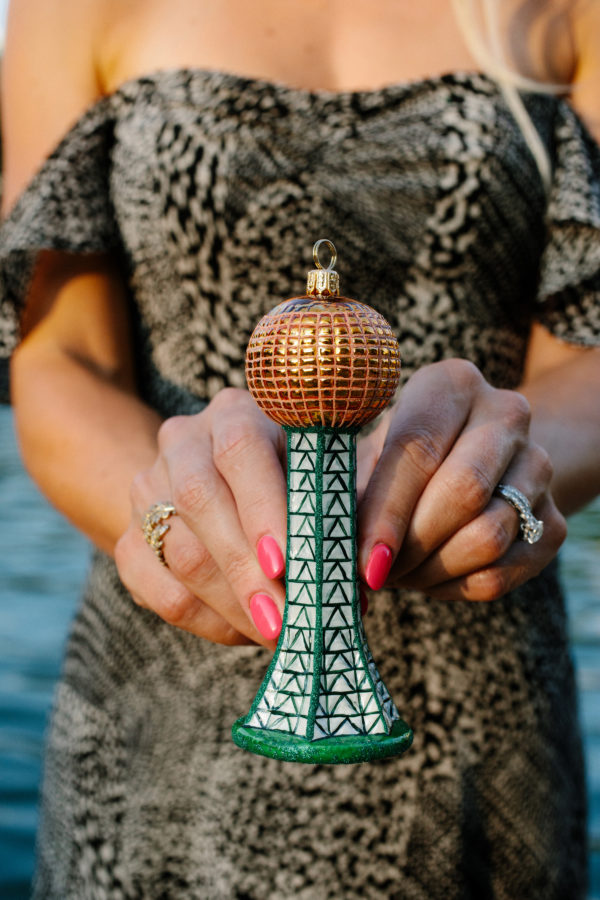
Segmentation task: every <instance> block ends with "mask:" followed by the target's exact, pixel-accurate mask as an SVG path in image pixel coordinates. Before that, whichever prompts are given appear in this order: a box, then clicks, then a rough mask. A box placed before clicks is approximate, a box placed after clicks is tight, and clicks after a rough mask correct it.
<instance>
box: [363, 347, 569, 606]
mask: <svg viewBox="0 0 600 900" xmlns="http://www.w3.org/2000/svg"><path fill="white" fill-rule="evenodd" d="M529 421H530V409H529V404H528V402H527V400H526V399H525V397H523V396H522V394H519V393H517V392H516V391H507V390H498V389H496V388H493V387H491V386H490V385H489V384H488V383H487V382H486V381H485V379H484V378H483V376H482V375H481V373H480V372H479V370H478V369H477V368H476V367H475V366H474V365H472V364H471V363H469V362H467V361H465V360H461V359H451V360H445V361H443V362H439V363H434V364H433V365H430V366H426V367H424V368H423V369H421V370H419V371H418V372H417V373H416V374H415V375H413V376H412V378H410V379H409V381H408V382H407V383H406V385H405V387H404V388H403V389H402V393H401V397H400V400H399V402H398V403H397V404H396V405H395V406H394V407H393V408H392V409H391V410H390V411H389V412H388V414H387V415H386V416H385V418H384V420H383V421H382V423H381V424H380V426H379V427H378V428H377V429H376V430H375V431H374V432H373V434H372V435H371V436H370V437H369V438H367V439H366V440H365V442H364V445H362V446H361V444H359V479H358V480H359V497H360V499H359V568H360V572H361V575H362V577H363V578H364V580H365V581H366V582H367V584H368V585H369V586H370V587H371V588H373V589H375V590H377V589H379V588H381V587H383V585H384V584H386V585H388V586H397V587H403V588H414V589H418V590H423V591H426V593H427V594H429V595H430V596H432V597H436V598H441V599H445V600H460V599H465V600H496V599H497V598H499V597H501V596H503V595H504V594H505V593H507V591H510V590H512V589H513V588H515V587H517V586H518V585H520V584H523V582H525V581H527V580H528V579H530V578H532V577H533V576H534V575H537V574H538V573H539V572H540V571H541V570H542V569H543V568H544V567H545V566H546V565H547V564H548V563H549V562H550V560H551V559H552V558H553V557H554V556H555V555H556V553H557V551H558V548H559V547H560V545H561V544H562V542H563V540H564V538H565V536H566V525H565V520H564V518H563V516H562V515H561V513H560V512H559V511H558V509H557V507H556V505H555V503H554V501H553V499H552V496H551V494H550V492H549V489H548V488H549V484H550V480H551V477H552V465H551V462H550V458H549V456H548V454H547V453H546V451H545V450H544V449H543V448H542V447H540V446H539V445H537V444H535V443H534V442H533V441H532V440H531V437H530V435H529ZM365 470H367V471H366V473H365ZM361 481H362V485H361ZM365 482H366V484H365ZM498 482H503V483H505V484H509V485H512V486H514V487H516V488H518V489H519V490H520V491H521V492H522V493H523V494H525V496H526V497H527V498H528V500H529V502H530V503H531V506H532V508H533V512H534V514H535V515H536V516H537V517H538V518H540V519H542V521H543V523H544V533H543V536H542V538H541V539H540V540H539V541H538V543H536V544H528V543H526V542H523V541H521V540H518V539H517V538H518V533H519V518H518V515H517V513H516V511H515V510H514V509H513V507H512V506H511V505H510V504H509V503H507V502H506V501H505V500H503V499H501V498H499V497H497V496H495V495H494V489H495V487H496V485H497V484H498ZM361 487H362V490H361Z"/></svg>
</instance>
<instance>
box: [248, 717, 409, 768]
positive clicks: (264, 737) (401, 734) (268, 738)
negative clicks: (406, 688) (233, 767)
mask: <svg viewBox="0 0 600 900" xmlns="http://www.w3.org/2000/svg"><path fill="white" fill-rule="evenodd" d="M245 719H246V716H242V718H241V719H238V720H237V722H234V724H233V726H232V729H231V734H232V736H233V740H234V741H235V743H236V744H237V745H238V747H243V749H244V750H250V751H251V752H252V753H258V754H259V755H260V756H269V757H271V759H284V760H287V761H288V762H299V763H361V762H367V761H368V760H372V759H385V758H386V757H388V756H399V755H400V754H401V753H404V751H405V750H408V748H409V747H410V745H411V744H412V740H413V733H412V730H411V729H410V728H409V727H408V725H407V724H406V722H403V721H402V719H397V720H396V721H395V722H394V724H393V726H392V730H391V732H390V734H356V735H349V736H344V737H331V738H320V739H317V740H314V741H307V740H306V739H305V738H301V737H297V736H296V735H295V734H285V733H284V732H282V731H272V730H269V729H266V728H250V727H249V726H247V725H244V721H245Z"/></svg>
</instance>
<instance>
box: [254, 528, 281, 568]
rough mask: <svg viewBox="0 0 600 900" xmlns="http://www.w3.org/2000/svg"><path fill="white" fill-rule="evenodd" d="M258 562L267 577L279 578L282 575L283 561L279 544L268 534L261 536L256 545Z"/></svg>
mask: <svg viewBox="0 0 600 900" xmlns="http://www.w3.org/2000/svg"><path fill="white" fill-rule="evenodd" d="M256 555H257V557H258V564H259V566H260V567H261V569H262V570H263V572H264V573H265V575H266V576H267V578H279V576H280V575H283V570H284V568H285V563H284V560H283V554H282V552H281V550H280V549H279V544H278V543H277V541H276V540H275V538H273V537H271V535H270V534H265V536H264V537H261V539H260V541H259V542H258V544H257V545H256Z"/></svg>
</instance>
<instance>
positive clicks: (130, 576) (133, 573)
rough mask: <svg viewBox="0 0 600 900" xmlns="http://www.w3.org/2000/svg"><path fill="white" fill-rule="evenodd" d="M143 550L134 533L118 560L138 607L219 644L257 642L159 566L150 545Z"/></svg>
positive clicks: (118, 553) (125, 541)
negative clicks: (238, 629) (151, 558)
mask: <svg viewBox="0 0 600 900" xmlns="http://www.w3.org/2000/svg"><path fill="white" fill-rule="evenodd" d="M144 546H145V549H146V550H147V551H148V554H151V556H152V557H154V559H153V560H152V562H150V561H149V559H150V557H148V558H146V557H147V556H148V554H146V553H145V552H143V551H144V548H143V547H141V546H140V541H139V538H138V537H137V535H135V534H134V533H133V532H132V531H131V530H129V531H128V532H126V533H125V535H124V536H123V537H122V538H121V539H120V540H119V541H118V542H117V545H116V548H115V560H116V562H117V566H118V569H119V575H120V577H121V580H122V582H123V584H124V585H125V587H126V588H127V589H128V590H129V592H130V593H131V595H132V597H133V599H134V601H135V602H136V603H137V605H138V606H141V607H143V608H144V609H149V610H151V611H152V612H155V613H156V614H157V615H158V616H160V618H161V619H164V621H165V622H167V623H169V624H170V625H174V626H176V627H178V628H182V629H183V630H184V631H189V632H191V633H192V634H194V635H196V636H197V637H202V638H206V639H207V640H210V641H213V642H214V643H218V644H226V645H228V646H233V645H247V644H253V643H254V641H253V640H252V639H251V638H250V637H249V636H248V635H246V634H242V633H240V632H239V631H237V630H236V629H235V628H234V627H233V626H232V625H231V623H230V622H228V621H226V619H224V618H223V617H222V616H220V615H219V614H218V613H217V612H215V610H214V609H212V608H211V607H210V606H208V605H207V604H205V603H203V602H202V600H200V599H199V598H198V597H195V596H194V595H193V594H192V593H191V592H190V591H189V590H187V589H186V588H185V586H184V585H182V584H181V582H179V581H177V579H176V578H174V576H173V575H172V573H171V572H169V570H168V569H167V568H166V567H164V566H162V565H160V563H159V561H158V560H157V559H156V557H155V556H154V553H153V551H152V550H151V548H150V547H148V546H147V545H144Z"/></svg>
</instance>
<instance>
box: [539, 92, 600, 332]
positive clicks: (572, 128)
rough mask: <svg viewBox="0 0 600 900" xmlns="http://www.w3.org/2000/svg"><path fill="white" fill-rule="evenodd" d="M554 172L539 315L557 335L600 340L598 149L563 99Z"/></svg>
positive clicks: (558, 112) (558, 109)
mask: <svg viewBox="0 0 600 900" xmlns="http://www.w3.org/2000/svg"><path fill="white" fill-rule="evenodd" d="M554 141H555V143H554V148H553V150H554V175H553V180H552V186H551V191H550V196H549V202H548V209H547V216H546V228H547V236H546V243H545V247H544V252H543V255H542V260H541V268H540V280H539V286H538V308H537V310H536V318H537V319H538V320H539V321H541V323H542V324H543V325H545V326H546V328H548V330H549V331H551V332H552V333H553V334H555V335H556V336H557V337H559V338H562V339H563V340H566V341H570V342H575V343H578V344H583V345H588V346H597V345H598V344H600V147H599V146H598V144H597V143H596V141H595V140H594V139H593V138H592V137H591V136H590V135H589V133H588V132H587V130H586V128H585V127H584V125H583V124H582V122H581V120H580V119H579V117H578V116H577V115H576V114H575V112H574V111H573V110H572V108H571V107H570V106H569V105H568V104H567V103H565V102H560V103H558V104H557V107H556V120H555V128H554Z"/></svg>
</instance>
